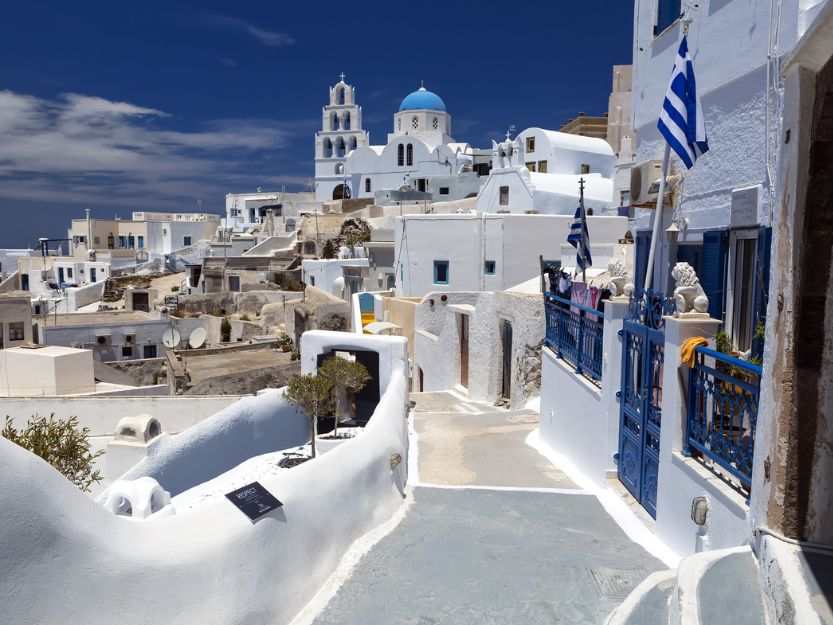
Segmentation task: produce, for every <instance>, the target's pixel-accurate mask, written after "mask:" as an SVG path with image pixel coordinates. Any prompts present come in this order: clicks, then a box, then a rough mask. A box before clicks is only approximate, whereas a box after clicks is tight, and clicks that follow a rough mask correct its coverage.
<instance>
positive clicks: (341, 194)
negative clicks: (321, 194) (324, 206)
mask: <svg viewBox="0 0 833 625" xmlns="http://www.w3.org/2000/svg"><path fill="white" fill-rule="evenodd" d="M350 197H351V196H350V187H349V186H348V185H345V184H340V185H338V186H336V188H335V189H333V199H334V200H344V199H349V198H350Z"/></svg>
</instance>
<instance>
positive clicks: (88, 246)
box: [84, 208, 93, 252]
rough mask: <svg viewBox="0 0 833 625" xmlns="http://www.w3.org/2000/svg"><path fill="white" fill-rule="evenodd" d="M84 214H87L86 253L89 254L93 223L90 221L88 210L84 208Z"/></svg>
mask: <svg viewBox="0 0 833 625" xmlns="http://www.w3.org/2000/svg"><path fill="white" fill-rule="evenodd" d="M84 212H85V213H86V214H87V251H88V252H89V251H90V249H92V248H91V247H90V243H91V241H92V238H93V222H91V221H90V209H89V208H85V209H84Z"/></svg>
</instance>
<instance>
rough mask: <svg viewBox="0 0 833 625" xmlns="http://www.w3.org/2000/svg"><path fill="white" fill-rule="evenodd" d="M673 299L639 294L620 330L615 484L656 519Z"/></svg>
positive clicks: (653, 293)
mask: <svg viewBox="0 0 833 625" xmlns="http://www.w3.org/2000/svg"><path fill="white" fill-rule="evenodd" d="M671 312H673V299H671V298H666V297H665V296H664V295H662V294H659V293H656V292H654V291H644V292H643V291H639V292H637V293H635V294H634V295H633V296H632V298H631V302H630V311H629V315H628V318H627V319H626V320H625V322H624V324H623V327H622V386H621V393H620V397H619V453H618V455H617V458H618V469H617V470H618V473H619V480H620V481H621V482H622V483H623V484H624V485H625V487H626V488H627V489H628V490H629V491H630V492H631V494H632V495H633V496H634V497H636V499H637V500H638V501H639V503H641V504H642V506H643V507H644V508H645V509H646V510H647V511H648V512H649V513H650V514H651V516H652V517H656V514H657V483H658V476H659V441H660V430H661V427H662V374H663V362H664V359H665V333H664V330H665V322H664V321H663V319H662V317H663V315H667V314H671Z"/></svg>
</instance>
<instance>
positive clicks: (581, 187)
mask: <svg viewBox="0 0 833 625" xmlns="http://www.w3.org/2000/svg"><path fill="white" fill-rule="evenodd" d="M578 188H579V203H580V204H581V236H582V245H584V230H585V229H586V228H587V214H586V213H585V212H584V178H580V179H579V181H578ZM586 268H587V259H584V262H583V263H582V264H581V281H582V282H584V286H585V288H586V287H587V271H586Z"/></svg>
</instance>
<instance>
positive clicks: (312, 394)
mask: <svg viewBox="0 0 833 625" xmlns="http://www.w3.org/2000/svg"><path fill="white" fill-rule="evenodd" d="M284 398H285V399H286V401H288V402H289V403H290V404H294V405H295V406H297V407H299V408H301V409H302V410H303V411H304V412H305V413H306V414H307V418H309V431H310V440H311V445H312V457H313V458H315V455H316V451H315V436H316V433H317V431H318V418H319V417H327V416H329V415H331V414H333V412H334V411H335V394H334V393H333V385H332V383H331V382H330V381H329V380H328V379H327V378H325V377H324V376H321V375H312V374H309V373H308V374H306V375H296V376H293V377H292V378H290V379H289V383H288V384H287V385H286V390H285V391H284Z"/></svg>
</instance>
